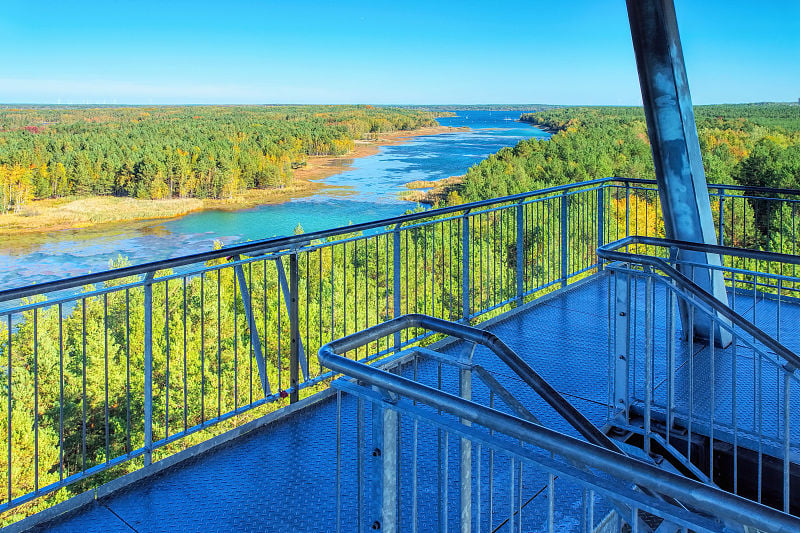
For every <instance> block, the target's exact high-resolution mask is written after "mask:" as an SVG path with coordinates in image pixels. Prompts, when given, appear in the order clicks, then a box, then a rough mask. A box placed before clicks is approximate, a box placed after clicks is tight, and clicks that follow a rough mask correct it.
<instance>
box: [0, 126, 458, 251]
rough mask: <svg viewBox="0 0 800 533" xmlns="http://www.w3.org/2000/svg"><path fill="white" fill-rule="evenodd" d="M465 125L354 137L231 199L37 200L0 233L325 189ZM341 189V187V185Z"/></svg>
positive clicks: (247, 204)
mask: <svg viewBox="0 0 800 533" xmlns="http://www.w3.org/2000/svg"><path fill="white" fill-rule="evenodd" d="M465 129H468V128H454V127H450V126H432V127H427V128H421V129H417V130H412V131H396V132H391V133H384V134H380V135H379V136H378V137H376V138H375V139H372V140H357V141H355V149H354V150H352V151H351V152H350V153H348V154H345V155H342V156H311V157H309V158H308V160H307V165H306V166H305V167H303V168H299V169H296V170H294V172H293V180H292V183H291V185H289V186H287V187H284V188H282V189H249V190H247V191H244V192H243V193H242V194H240V195H238V196H236V197H235V198H232V199H225V200H217V199H205V200H201V199H198V198H182V199H180V198H176V199H169V200H138V199H134V198H119V197H111V196H95V197H89V198H77V199H75V198H72V199H69V198H61V199H47V200H37V201H34V202H31V204H29V205H28V206H26V208H25V210H24V212H23V214H2V215H0V235H14V236H19V235H21V234H31V233H44V232H52V231H58V230H64V229H79V228H87V227H97V226H102V225H104V224H112V223H120V222H135V221H147V220H168V219H174V218H179V217H182V216H185V215H187V214H189V213H193V212H196V211H202V210H206V209H224V210H231V211H234V210H238V209H247V208H252V207H256V206H259V205H265V204H280V203H284V202H287V201H289V200H291V199H293V198H302V197H305V196H310V195H313V194H316V193H318V192H319V191H321V190H325V189H331V190H333V189H335V187H332V186H329V185H326V184H325V182H324V179H325V178H327V177H329V176H332V175H334V174H338V173H340V172H344V171H347V170H349V169H350V168H352V166H353V164H354V162H355V160H356V159H359V158H362V157H368V156H371V155H374V154H376V153H378V151H379V150H380V147H381V146H386V145H393V144H402V143H404V142H407V141H408V140H409V139H411V138H413V137H420V136H424V135H438V134H441V133H448V132H452V131H463V130H465ZM343 190H346V188H343Z"/></svg>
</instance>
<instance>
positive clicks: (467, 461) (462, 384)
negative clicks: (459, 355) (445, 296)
mask: <svg viewBox="0 0 800 533" xmlns="http://www.w3.org/2000/svg"><path fill="white" fill-rule="evenodd" d="M473 348H474V346H473ZM473 351H474V350H473ZM473 351H470V356H469V359H470V360H469V362H470V364H472V354H473ZM458 385H459V395H460V396H461V397H462V398H464V399H466V400H471V399H472V370H471V369H470V368H462V369H461V370H460V371H459V383H458ZM461 423H462V424H464V425H466V426H471V425H472V424H471V423H470V422H469V421H468V420H464V419H462V420H461ZM460 466H461V479H460V481H461V490H460V497H461V513H460V516H461V533H470V532H471V531H472V442H471V441H470V440H469V439H466V438H463V437H462V438H461V465H460Z"/></svg>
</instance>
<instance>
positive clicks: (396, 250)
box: [392, 224, 402, 351]
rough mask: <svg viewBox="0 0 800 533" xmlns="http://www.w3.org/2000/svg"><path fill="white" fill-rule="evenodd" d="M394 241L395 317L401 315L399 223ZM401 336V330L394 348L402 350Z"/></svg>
mask: <svg viewBox="0 0 800 533" xmlns="http://www.w3.org/2000/svg"><path fill="white" fill-rule="evenodd" d="M392 237H393V239H392V243H393V250H392V252H393V257H392V265H393V267H392V269H393V270H392V276H393V280H392V281H393V286H392V287H393V288H392V293H393V294H392V295H393V299H394V302H393V303H394V318H397V317H399V316H400V313H401V311H400V289H401V287H400V281H401V278H400V224H397V225H396V226H395V227H394V232H393V234H392ZM401 341H402V339H401V337H400V332H399V331H397V332H395V334H394V350H395V351H398V350H400V344H401Z"/></svg>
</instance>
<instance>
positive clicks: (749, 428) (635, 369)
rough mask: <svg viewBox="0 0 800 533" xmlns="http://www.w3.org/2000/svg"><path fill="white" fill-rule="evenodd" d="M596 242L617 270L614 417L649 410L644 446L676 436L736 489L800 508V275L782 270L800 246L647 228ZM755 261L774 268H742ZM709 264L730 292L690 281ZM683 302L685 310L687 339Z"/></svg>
mask: <svg viewBox="0 0 800 533" xmlns="http://www.w3.org/2000/svg"><path fill="white" fill-rule="evenodd" d="M682 252H703V253H708V254H715V255H719V256H721V257H722V258H723V261H722V263H723V264H722V265H717V266H714V265H701V264H697V263H692V262H687V261H683V260H682V259H681V254H682ZM598 253H599V255H600V256H601V257H603V258H605V259H608V260H611V261H617V262H618V263H615V264H611V265H609V266H608V269H609V270H611V271H612V272H613V274H614V283H612V284H610V285H609V286H610V290H611V291H612V295H611V297H610V302H613V304H612V305H613V307H612V309H613V312H611V313H609V316H610V320H611V324H610V328H611V330H612V331H613V333H614V334H613V337H612V339H613V342H612V348H611V351H610V358H611V360H610V368H611V369H612V372H613V377H612V378H611V379H610V380H609V382H610V394H609V396H610V404H611V405H613V406H614V411H613V412H612V416H613V417H614V418H616V420H617V423H621V424H622V425H626V424H628V423H629V421H630V418H631V417H632V416H634V415H636V416H638V417H641V418H640V420H641V423H642V426H643V432H644V435H643V436H644V447H645V449H646V450H647V451H650V449H651V446H656V445H657V444H656V443H660V444H663V445H665V446H666V445H669V446H673V447H678V448H680V449H681V452H682V454H683V455H684V457H685V459H686V461H687V462H690V463H693V464H694V465H695V466H697V467H699V468H700V469H701V470H702V471H703V472H704V473H706V474H707V475H708V477H709V478H710V479H711V480H713V481H715V482H717V483H718V484H719V485H720V486H723V487H725V488H726V489H728V490H730V491H731V492H733V493H736V494H741V495H744V496H746V497H748V498H751V499H754V500H756V501H759V502H764V503H768V504H769V505H771V506H774V507H777V508H780V509H783V510H784V511H785V512H790V511H791V512H792V513H793V514H798V513H800V502H799V501H796V500H797V498H796V487H793V484H794V483H792V481H791V480H792V478H793V477H798V476H799V475H800V468H798V464H797V457H798V451H800V424H797V423H796V420H793V418H794V417H792V406H793V405H798V402H800V383H798V382H799V381H800V376H798V368H800V357H798V355H797V354H796V352H795V351H793V350H792V349H790V348H789V347H787V345H786V344H784V343H783V342H781V340H784V341H789V342H792V343H794V344H795V345H796V344H797V343H796V340H797V339H796V338H795V337H796V335H794V336H793V335H792V334H793V333H794V332H795V331H796V324H797V322H796V316H793V314H794V313H797V311H798V310H800V307H798V301H797V299H796V298H795V297H793V296H792V295H793V294H794V293H795V292H796V290H797V287H798V282H800V278H796V277H794V276H790V275H787V274H777V273H775V271H782V272H789V271H792V270H793V269H794V267H795V266H796V265H798V264H800V257H797V256H793V255H787V254H778V253H771V252H763V251H755V250H742V249H736V248H730V247H724V246H712V245H703V244H694V243H683V242H679V241H670V240H665V239H653V238H641V237H629V238H626V239H622V240H620V241H618V242H616V243H612V244H609V245H606V246H604V247H603V248H601V249H600V250H599V252H598ZM729 265H740V266H729ZM753 265H756V266H757V265H762V266H764V267H765V270H766V271H758V270H749V269H748V268H746V267H747V266H753ZM679 269H680V270H679ZM709 270H715V271H721V272H722V274H723V277H724V279H725V280H726V285H727V287H728V302H722V301H720V300H718V299H717V298H715V297H714V296H712V295H711V294H710V293H708V292H706V291H705V290H703V289H702V288H701V287H699V286H698V285H696V284H695V283H694V282H693V281H692V279H693V277H694V276H697V275H700V274H701V273H705V276H708V271H709ZM680 305H684V306H685V309H686V310H687V311H686V312H685V313H683V314H682V315H681V321H682V322H683V324H682V326H683V334H682V337H683V340H681V334H680V331H679V328H678V327H677V324H678V320H677V314H678V309H679V306H680ZM781 314H783V315H787V314H788V315H789V316H788V317H787V316H784V317H781ZM745 315H747V317H746V316H745ZM748 317H750V318H751V319H748ZM701 319H702V320H705V321H709V322H710V323H711V324H712V326H713V327H712V328H710V329H709V331H710V334H711V338H710V339H704V340H696V339H695V337H694V335H686V331H694V329H693V324H694V323H696V322H697V321H699V320H701ZM787 319H788V320H787ZM759 326H761V327H759ZM765 329H769V330H770V333H772V334H776V333H777V335H776V337H773V336H772V335H771V334H770V333H767V332H766V331H765ZM782 331H783V332H784V334H783V338H781V337H780V333H781V332H782ZM787 331H788V332H789V334H788V335H787V333H786V332H787ZM779 339H781V340H779ZM698 443H700V444H698ZM721 449H724V450H729V453H728V452H725V453H724V454H723V455H724V456H726V457H727V459H726V460H727V461H729V462H730V464H729V465H724V464H722V463H723V461H721V460H720V450H721ZM700 450H703V451H700ZM793 489H794V490H793ZM793 496H795V497H794V499H793Z"/></svg>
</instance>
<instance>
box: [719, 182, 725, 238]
mask: <svg viewBox="0 0 800 533" xmlns="http://www.w3.org/2000/svg"><path fill="white" fill-rule="evenodd" d="M717 192H718V193H719V221H718V223H717V225H718V227H719V238H718V240H719V245H720V246H725V232H724V229H725V188H724V187H720V188H718V189H717Z"/></svg>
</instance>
